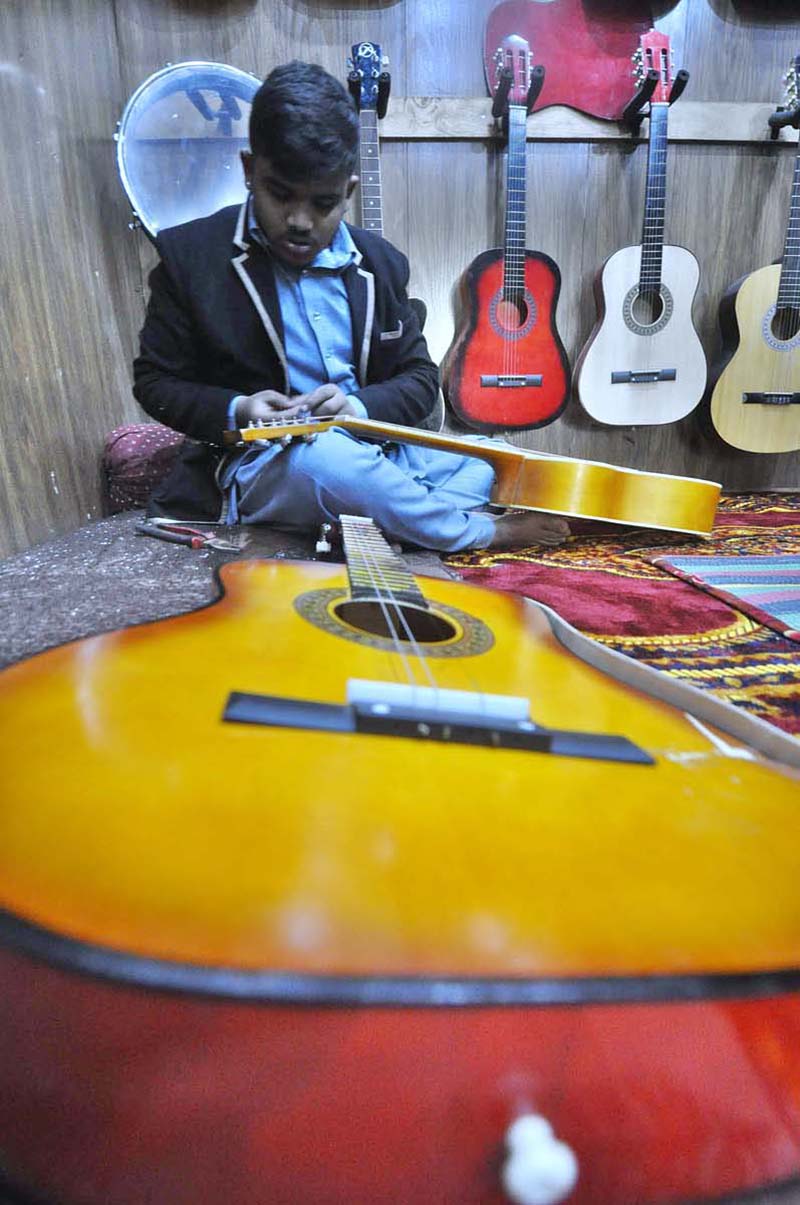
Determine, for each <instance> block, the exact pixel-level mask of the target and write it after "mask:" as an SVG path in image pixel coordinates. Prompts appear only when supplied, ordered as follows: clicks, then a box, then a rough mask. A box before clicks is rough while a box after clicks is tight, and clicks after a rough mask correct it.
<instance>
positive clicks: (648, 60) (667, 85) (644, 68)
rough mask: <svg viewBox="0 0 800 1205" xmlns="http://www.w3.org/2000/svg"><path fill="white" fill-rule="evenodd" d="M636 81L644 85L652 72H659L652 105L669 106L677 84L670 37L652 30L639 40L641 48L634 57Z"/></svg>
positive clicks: (651, 101) (651, 99)
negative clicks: (673, 89) (674, 84)
mask: <svg viewBox="0 0 800 1205" xmlns="http://www.w3.org/2000/svg"><path fill="white" fill-rule="evenodd" d="M633 62H634V71H633V74H634V75H635V76H636V81H637V83H639V84H642V83H644V81H645V80H646V79H647V74H648V72H649V71H651V70H655V71H657V72H658V83H657V84H656V86H655V91H654V92H653V95H652V96H651V97H650V103H651V104H656V105H658V104H662V105H668V104H669V97H670V93H671V91H672V85H673V83H674V82H675V64H674V63H673V60H672V48H671V46H670V41H669V37H668V36H667V34H665V33H659V32H658V30H657V29H651V30H649V31H648V32H647V33H643V34H642V36H641V37H640V38H639V48H638V50H636V52H635V53H634V56H633Z"/></svg>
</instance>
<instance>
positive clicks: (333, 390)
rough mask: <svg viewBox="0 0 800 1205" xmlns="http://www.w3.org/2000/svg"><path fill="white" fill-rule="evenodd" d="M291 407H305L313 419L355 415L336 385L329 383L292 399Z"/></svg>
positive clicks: (348, 401)
mask: <svg viewBox="0 0 800 1205" xmlns="http://www.w3.org/2000/svg"><path fill="white" fill-rule="evenodd" d="M292 404H293V405H299V406H305V408H306V410H308V411H310V413H311V414H313V415H314V417H315V418H332V417H333V416H334V415H336V414H355V413H356V411H355V409H354V408H353V406H352V405H351V404H350V399H349V398H348V397H347V395H346V394H344V393H342V391H341V389H340V388H339V386H338V385H333V384H331V383H330V382H328V384H326V385H320V386H319V388H318V389H314V390H312V392H311V393H304V394H303V395H302V396H301V397H293V398H292Z"/></svg>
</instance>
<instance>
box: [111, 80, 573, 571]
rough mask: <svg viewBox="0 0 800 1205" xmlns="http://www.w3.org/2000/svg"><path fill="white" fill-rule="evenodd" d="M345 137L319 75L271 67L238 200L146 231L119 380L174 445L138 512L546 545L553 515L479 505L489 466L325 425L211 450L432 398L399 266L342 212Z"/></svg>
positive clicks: (407, 415)
mask: <svg viewBox="0 0 800 1205" xmlns="http://www.w3.org/2000/svg"><path fill="white" fill-rule="evenodd" d="M358 134H359V129H358V119H357V116H356V113H355V109H354V107H353V104H352V101H351V99H350V97H349V95H348V93H347V92H346V91H345V89H344V87H343V86H342V85H341V84H340V83H339V82H338V81H337V80H336V79H334V78H333V76H331V75H329V74H328V73H327V72H325V71H323V69H322V68H321V67H318V66H313V65H311V64H306V63H299V62H293V63H289V64H287V65H286V66H283V67H278V68H276V69H275V70H274V71H272V72H271V74H270V75H269V76H268V77H267V79H266V80H265V81H264V83H263V84H262V86H261V88H260V89H259V91H258V93H257V94H256V97H255V99H254V101H253V107H252V111H251V115H250V145H251V150H250V151H249V152H245V153H243V154H242V164H243V167H244V173H245V181H246V184H247V188H248V192H249V196H248V200H247V201H246V202H245V204H244V205H242V206H241V207H239V206H232V207H230V208H227V209H223V210H220V211H219V212H218V213H216V214H213V215H211V216H210V217H207V218H200V219H198V220H196V221H193V222H188V223H186V224H185V225H183V226H178V227H174V228H172V229H169V230H165V231H163V232H162V233H161V234H160V235H159V238H158V249H159V252H160V255H161V262H160V263H159V265H158V266H157V267H156V268H155V269H154V271H153V273H152V274H151V277H150V288H151V296H150V303H149V306H148V310H147V318H146V321H145V325H144V328H143V330H142V334H141V351H140V355H139V356H138V358H137V359H136V361H135V363H134V393H135V395H136V397H137V399H138V401H139V402H140V403H141V405H142V406H143V407H144V409H145V410H146V411H147V412H148V413H149V414H151V415H152V416H153V417H154V418H156V419H158V420H159V421H160V422H163V423H166V424H167V425H168V426H171V427H174V428H175V429H176V430H178V431H182V432H184V433H185V434H186V435H188V436H189V437H190V440H189V441H187V443H186V444H184V446H183V449H182V451H181V454H180V458H179V461H178V463H177V465H176V467H175V469H174V470H173V472H172V473H171V474H170V476H169V477H168V478H167V480H166V481H165V482H164V484H163V485H162V486H161V487H159V489H158V490H157V491H156V493H155V495H154V496H153V499H152V500H151V504H150V511H151V513H155V514H171V515H175V516H178V517H185V518H214V519H216V518H219V517H220V515H221V514H223V513H224V514H225V515H226V516H227V517H228V519H229V520H230V521H236V520H239V521H241V522H244V523H271V524H275V525H276V526H280V527H290V528H302V529H315V528H317V527H318V526H319V524H320V523H322V522H325V521H335V520H336V518H338V516H339V515H340V514H362V515H369V516H371V517H372V518H374V519H375V520H376V523H377V524H378V526H379V527H380V528H381V529H382V531H383V532H384V533H385V534H386V535H387V536H388V537H389V538H393V539H397V540H401V541H403V542H406V543H411V544H418V545H421V546H423V547H427V548H434V549H441V550H443V551H456V550H460V549H466V548H476V547H486V546H492V547H511V546H514V545H519V544H530V543H536V542H542V543H548V544H555V543H559V542H560V541H561V540H563V539H564V538H565V536H566V534H567V531H568V528H567V525H566V523H565V522H564V521H563V520H562V519H558V518H555V517H553V516H550V515H539V514H533V513H527V514H522V515H519V514H510V515H501V516H500V517H495V516H493V515H490V514H488V513H487V512H486V511H485V509H484V507H485V504H486V502H487V501H488V499H489V496H490V492H491V486H492V470H491V468H490V467H489V466H488V465H487V464H486V463H485V462H484V461H482V460H479V459H477V458H476V457H466V456H460V455H454V454H453V453H447V452H440V451H434V450H430V449H425V448H417V447H412V446H406V445H389V446H384V447H382V446H380V445H379V444H376V443H370V442H368V441H364V440H360V439H355V438H353V437H352V436H351V435H350V434H348V433H347V432H345V431H344V430H343V429H340V428H339V429H332V430H329V431H326V432H325V433H323V434H321V435H320V436H319V437H318V438H317V439H316V440H314V441H313V442H303V441H300V440H297V441H294V442H293V443H290V444H289V445H288V446H286V447H283V446H281V445H280V444H273V445H270V446H268V447H264V446H259V445H252V444H251V445H248V447H247V448H244V449H236V450H235V451H233V452H227V453H225V452H224V449H223V447H222V443H223V437H224V433H225V431H226V430H231V429H236V428H238V427H242V426H246V425H247V423H248V422H250V421H258V420H269V419H275V418H282V419H290V418H292V417H294V416H296V415H297V414H299V413H300V412H301V411H307V412H310V413H311V414H313V415H315V416H317V417H335V416H336V415H346V414H351V415H358V416H360V417H369V418H374V419H379V420H383V421H386V422H392V423H401V424H405V425H411V426H413V425H416V424H418V423H419V422H421V421H422V420H423V419H424V418H425V416H426V414H428V413H429V411H430V410H431V408H432V406H433V404H434V401H435V399H436V394H437V385H438V379H437V371H436V366H435V365H434V364H433V362H432V361H431V359H430V356H429V355H428V350H427V347H426V345H425V340H424V339H423V337H422V334H421V332H420V328H419V322H418V320H417V317H416V314H415V312H414V310H413V308H412V307H411V306H410V304H409V301H408V297H407V295H406V286H407V283H408V275H409V271H408V262H407V260H406V258H405V256H403V255H401V254H400V252H399V251H397V250H396V249H395V248H394V247H392V245H391V244H390V243H388V242H386V241H385V240H384V239H382V238H379V237H378V236H377V235H375V234H372V233H369V232H368V231H364V230H359V229H356V228H353V227H350V226H348V225H347V223H345V222H344V221H343V217H344V213H345V209H346V207H347V202H348V200H349V198H350V196H351V195H352V192H353V189H354V188H355V186H356V184H357V182H358V177H357V176H356V175H355V174H354V167H355V164H356V159H357V153H358Z"/></svg>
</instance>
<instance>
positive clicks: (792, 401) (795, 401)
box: [742, 393, 800, 406]
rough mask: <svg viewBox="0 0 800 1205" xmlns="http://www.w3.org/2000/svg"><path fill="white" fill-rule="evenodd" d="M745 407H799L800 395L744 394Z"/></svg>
mask: <svg viewBox="0 0 800 1205" xmlns="http://www.w3.org/2000/svg"><path fill="white" fill-rule="evenodd" d="M742 401H743V402H744V404H745V406H797V405H800V393H743V394H742Z"/></svg>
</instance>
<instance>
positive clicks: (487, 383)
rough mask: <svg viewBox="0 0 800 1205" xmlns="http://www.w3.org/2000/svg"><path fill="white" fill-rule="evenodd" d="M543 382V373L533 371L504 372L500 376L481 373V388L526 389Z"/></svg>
mask: <svg viewBox="0 0 800 1205" xmlns="http://www.w3.org/2000/svg"><path fill="white" fill-rule="evenodd" d="M541 383H542V374H541V373H540V372H533V373H527V374H526V373H502V374H501V375H500V376H488V375H485V374H483V373H481V388H482V389H486V388H492V389H524V388H526V387H530V386H534V387H536V386H538V385H541Z"/></svg>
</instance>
